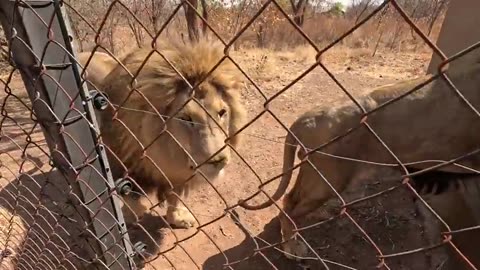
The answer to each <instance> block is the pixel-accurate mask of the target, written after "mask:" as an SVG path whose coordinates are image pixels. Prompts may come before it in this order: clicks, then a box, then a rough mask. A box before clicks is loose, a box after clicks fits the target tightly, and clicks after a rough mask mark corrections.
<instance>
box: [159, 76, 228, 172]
mask: <svg viewBox="0 0 480 270" xmlns="http://www.w3.org/2000/svg"><path fill="white" fill-rule="evenodd" d="M201 87H202V88H203V89H205V88H210V89H209V90H207V91H202V90H200V91H199V93H198V94H196V95H195V100H190V101H189V102H188V103H187V104H186V106H184V107H183V109H181V110H180V111H179V113H178V114H177V115H176V116H175V118H174V119H171V121H170V123H169V124H168V125H167V130H168V131H169V132H170V133H171V134H172V135H173V136H174V137H175V139H176V140H177V141H178V142H179V143H180V144H181V146H182V147H183V148H184V149H185V150H186V151H187V152H188V153H189V155H190V157H189V156H188V155H187V154H184V151H180V152H179V154H182V152H183V154H184V156H185V158H186V159H187V162H188V167H189V169H190V170H191V171H190V172H189V173H193V171H194V169H195V167H196V165H199V164H201V163H204V164H202V165H201V166H200V167H199V168H198V169H199V170H200V171H201V172H202V173H203V175H204V176H206V177H207V178H209V179H212V178H216V177H217V176H218V175H219V174H221V173H222V171H223V168H224V167H225V166H226V165H227V164H228V163H229V161H230V148H229V147H228V146H225V140H226V139H227V135H228V134H229V124H230V113H231V109H230V107H229V105H228V103H227V102H225V101H224V100H223V98H222V96H221V95H220V94H219V91H217V90H216V89H214V88H215V87H214V86H212V85H210V84H208V83H206V84H204V85H203V86H201ZM187 100H188V96H187V95H179V96H177V98H176V100H175V101H174V102H173V103H172V104H171V107H170V108H169V111H172V112H174V111H176V110H178V109H179V108H180V107H181V106H182V105H183V104H184V103H185V102H186V101H187ZM207 112H208V113H207ZM224 146H225V147H224ZM222 148H223V149H222ZM220 149H222V150H221V151H220ZM180 150H182V149H180ZM212 156H213V157H212Z"/></svg>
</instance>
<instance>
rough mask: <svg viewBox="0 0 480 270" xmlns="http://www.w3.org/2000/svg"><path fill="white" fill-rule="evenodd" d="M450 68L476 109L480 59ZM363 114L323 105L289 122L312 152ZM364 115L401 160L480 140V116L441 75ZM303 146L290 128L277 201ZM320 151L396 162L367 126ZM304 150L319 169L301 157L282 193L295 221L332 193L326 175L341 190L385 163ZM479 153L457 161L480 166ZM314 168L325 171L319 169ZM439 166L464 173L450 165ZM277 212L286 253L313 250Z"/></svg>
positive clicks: (401, 88) (401, 86) (468, 148)
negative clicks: (296, 171) (467, 65)
mask: <svg viewBox="0 0 480 270" xmlns="http://www.w3.org/2000/svg"><path fill="white" fill-rule="evenodd" d="M447 74H448V75H449V77H450V78H451V80H452V82H453V84H454V85H455V86H457V88H458V89H459V91H460V92H461V93H462V94H463V95H464V96H465V97H466V98H467V99H468V100H469V101H470V102H471V104H472V105H473V106H474V107H475V108H476V109H477V110H479V109H480V65H478V64H477V65H474V66H472V67H470V68H468V69H465V70H461V71H456V72H454V71H449V72H447ZM430 78H431V75H427V76H424V77H421V78H417V79H413V80H408V81H403V82H400V83H396V84H392V85H387V86H383V87H379V88H376V89H374V90H373V91H372V92H370V94H368V95H366V96H364V97H363V98H361V99H360V104H361V105H362V106H363V107H364V108H365V109H366V110H367V111H370V110H372V109H374V108H376V107H378V106H379V105H381V104H383V103H385V102H387V101H389V100H391V99H393V98H395V97H398V96H400V95H402V94H405V93H406V92H408V91H409V90H411V89H413V88H414V87H415V86H417V85H421V84H423V83H425V82H428V80H429V79H430ZM362 117H363V114H362V112H361V111H360V109H358V107H357V106H356V105H353V103H352V102H349V104H347V105H343V106H340V107H335V108H332V107H328V106H320V107H318V108H315V109H313V110H311V111H309V112H306V113H305V114H303V115H302V116H300V117H299V118H298V119H297V120H296V121H295V122H294V123H293V124H292V125H291V127H290V130H291V132H292V133H293V134H294V135H295V136H296V137H297V138H298V140H299V141H300V142H301V143H302V144H303V146H304V147H305V148H306V149H307V151H308V149H315V148H317V147H319V146H321V145H322V144H325V143H327V142H328V141H329V140H331V139H333V138H334V137H336V136H339V135H342V134H344V133H345V132H347V130H349V129H351V128H354V127H356V126H357V125H359V123H360V122H361V119H362ZM366 122H367V123H368V124H369V125H370V127H371V128H372V129H373V130H374V131H375V132H376V133H377V134H378V136H379V137H380V138H381V139H382V140H383V141H384V142H385V144H386V145H387V146H388V147H389V148H390V150H391V151H392V152H393V153H394V154H395V155H396V156H397V157H398V158H399V160H400V161H401V162H402V163H404V164H405V163H414V162H419V161H425V160H440V161H448V160H451V159H454V158H457V157H460V156H462V155H464V154H467V153H470V152H472V151H475V150H477V149H478V148H479V147H480V140H479V137H478V132H477V131H478V130H480V118H479V117H478V115H477V114H476V113H475V112H474V111H473V110H471V108H469V107H468V106H467V104H465V102H464V101H462V100H461V99H460V98H459V97H458V96H457V95H456V94H455V93H454V91H453V90H452V89H451V88H450V87H449V86H448V85H447V83H446V82H445V81H444V80H442V79H441V78H438V79H436V80H435V81H434V82H430V83H428V84H426V85H424V86H423V87H421V88H420V89H419V90H417V91H416V92H413V93H412V94H410V95H407V96H405V97H403V98H401V99H400V100H398V101H396V102H394V103H392V104H389V105H387V106H386V107H384V108H381V109H380V110H378V111H376V112H374V113H372V114H371V115H369V116H368V118H367V120H366ZM292 145H293V147H292ZM298 145H299V143H298V141H297V140H296V139H295V137H294V136H293V135H291V134H290V133H289V134H288V135H287V137H286V139H285V148H284V158H283V171H284V175H283V176H282V178H281V180H280V183H279V187H278V189H277V190H276V192H275V193H274V195H273V196H272V198H273V200H274V201H276V200H278V199H280V197H281V196H282V195H283V194H284V193H285V191H286V189H287V187H288V185H289V181H290V178H291V177H292V170H291V168H293V165H294V160H295V152H296V149H297V146H298ZM299 149H300V150H299V153H298V157H299V158H300V159H302V158H305V157H306V156H305V154H306V152H305V150H304V149H303V147H299ZM321 151H323V152H326V153H328V154H332V155H337V156H343V157H348V158H354V159H358V160H368V161H373V162H380V163H390V164H396V161H395V159H394V158H393V157H392V156H391V155H390V154H389V152H388V151H387V150H385V148H384V147H383V146H382V145H381V143H380V142H379V141H378V140H377V139H376V138H375V136H374V135H372V134H371V133H370V132H369V130H368V128H367V127H366V126H365V125H363V126H361V127H360V128H359V129H357V130H355V131H353V132H352V133H350V134H349V135H347V136H346V137H344V138H342V139H340V140H338V141H336V142H334V143H333V144H331V145H330V146H328V147H326V148H324V149H321ZM307 157H308V160H309V161H310V162H311V163H312V164H313V165H314V166H315V168H316V169H314V168H313V167H312V166H311V165H309V163H308V162H305V163H302V164H301V165H300V170H299V174H298V176H297V180H296V182H295V185H294V187H293V188H292V190H291V191H290V192H289V193H288V194H287V195H286V196H285V197H284V200H283V203H284V206H283V209H284V211H285V212H286V213H287V214H288V216H289V217H290V218H292V220H294V221H295V220H296V221H300V220H302V218H304V217H305V216H306V215H307V214H309V213H311V212H312V211H313V210H315V209H317V208H318V207H319V206H321V205H323V204H324V203H325V202H326V201H327V200H328V199H330V198H332V197H333V196H335V193H334V192H333V191H332V189H331V188H330V187H329V186H328V185H327V183H326V182H325V179H327V180H328V181H329V182H330V183H331V185H332V187H333V188H334V189H335V190H336V191H337V192H339V193H340V192H342V191H343V190H344V189H345V188H346V187H347V186H348V185H349V184H350V183H351V182H352V181H354V180H356V179H365V178H364V177H368V176H369V175H370V176H371V175H372V174H373V173H375V172H378V169H379V168H380V167H377V166H374V165H366V164H364V163H359V162H353V161H348V160H341V159H338V158H335V157H331V156H327V155H324V154H320V153H311V154H309V155H308V156H307ZM478 157H479V155H474V156H471V157H470V158H467V159H465V160H462V161H460V162H458V163H460V164H462V165H465V166H468V167H471V168H474V169H476V170H478V169H480V160H479V159H478ZM433 165H436V163H429V164H428V163H418V164H416V165H410V167H412V168H414V169H417V170H418V169H423V168H426V167H429V166H433ZM317 170H318V172H320V173H321V174H322V175H323V177H321V176H320V175H319V173H317ZM440 170H442V171H445V172H457V173H464V172H466V171H464V169H460V168H459V167H456V166H453V165H452V166H448V167H443V168H441V169H440ZM272 203H273V201H268V202H265V203H263V204H261V205H258V206H251V205H248V204H246V203H245V202H244V205H243V206H244V207H245V208H247V209H250V210H258V209H262V208H265V207H268V206H270V205H271V204H272ZM279 219H280V223H281V231H282V236H283V240H284V241H286V242H285V244H284V245H283V249H284V251H286V252H287V253H289V254H292V255H293V256H290V255H287V256H288V257H290V258H298V257H296V256H305V255H306V253H307V251H308V249H307V248H306V246H305V245H304V244H303V242H300V241H298V240H296V239H295V238H296V234H295V233H294V231H293V229H294V225H293V224H292V223H291V222H290V220H289V219H288V218H287V217H286V216H284V215H283V214H282V215H280V216H279Z"/></svg>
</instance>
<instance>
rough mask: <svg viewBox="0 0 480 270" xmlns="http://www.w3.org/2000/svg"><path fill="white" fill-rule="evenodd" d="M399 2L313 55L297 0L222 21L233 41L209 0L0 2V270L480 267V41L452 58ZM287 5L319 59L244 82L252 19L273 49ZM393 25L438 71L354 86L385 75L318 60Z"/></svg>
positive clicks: (295, 28)
mask: <svg viewBox="0 0 480 270" xmlns="http://www.w3.org/2000/svg"><path fill="white" fill-rule="evenodd" d="M147 2H148V3H149V5H150V6H148V5H144V6H142V5H141V4H140V3H147ZM373 2H375V1H373ZM407 2H408V1H384V2H382V3H375V4H374V5H372V6H365V8H363V9H361V12H360V13H359V15H358V16H357V17H356V20H355V24H354V25H353V26H352V27H351V28H349V29H348V30H346V31H344V32H342V34H341V35H339V36H338V37H335V38H334V39H333V41H332V42H328V44H326V45H324V46H320V45H319V43H320V42H318V41H317V40H315V39H314V38H311V37H310V36H309V34H308V33H307V32H308V31H306V30H305V29H304V27H302V24H303V23H304V18H303V14H302V13H301V12H300V13H299V10H302V8H303V7H301V5H300V4H299V3H297V4H298V5H293V4H292V6H294V7H296V9H294V11H295V12H294V16H290V15H289V13H288V12H287V10H286V7H285V5H284V3H283V2H280V1H277V0H269V1H264V2H261V3H260V2H259V3H260V4H258V5H257V6H255V5H252V6H249V7H250V9H249V12H250V13H249V14H250V15H249V16H247V18H246V19H244V20H243V21H242V20H239V19H238V18H239V17H237V18H234V17H229V15H228V12H227V13H226V14H227V18H228V20H227V21H228V22H230V21H235V24H232V25H234V26H235V27H231V28H229V30H231V31H232V33H233V34H232V35H231V36H230V37H229V38H228V39H226V38H224V37H223V36H224V35H222V34H221V33H220V32H221V31H223V30H224V29H226V28H227V27H230V26H231V25H229V26H225V27H224V28H222V27H221V26H213V24H212V20H214V18H215V15H218V16H220V15H219V14H220V13H221V12H220V11H218V10H219V9H218V8H217V9H215V8H213V6H215V5H216V4H218V3H213V2H212V3H205V1H201V4H202V8H201V9H198V8H197V5H198V3H197V1H186V2H181V3H176V2H175V3H174V2H168V1H151V2H149V1H98V2H97V1H92V2H88V1H87V2H81V1H78V2H74V1H70V2H67V1H57V0H54V1H20V0H16V1H3V2H2V3H0V12H1V14H0V20H1V23H2V27H3V30H4V32H5V36H6V40H7V41H8V46H7V48H6V49H5V51H4V54H5V57H6V60H7V61H8V64H5V65H4V67H2V72H3V73H2V77H1V81H2V86H3V89H4V91H2V93H1V96H2V106H1V114H2V118H1V122H0V132H1V133H0V136H1V137H0V139H1V140H0V144H1V146H0V147H1V149H2V151H1V153H0V157H1V159H0V161H1V165H0V172H1V180H0V183H1V190H0V206H1V207H2V208H1V209H0V212H1V213H0V225H1V226H0V230H1V231H0V232H1V233H0V246H1V255H0V265H1V268H2V269H97V268H98V269H137V268H139V267H144V268H145V269H297V268H298V269H300V268H303V269H367V268H373V267H378V268H385V269H462V268H461V267H465V269H477V267H478V266H479V265H478V263H479V262H480V257H479V255H478V254H477V253H478V252H476V246H475V245H476V243H478V242H476V243H475V239H478V235H477V234H478V233H480V231H479V228H480V227H479V226H480V225H479V223H480V222H479V221H480V217H479V213H480V203H478V202H477V200H478V193H477V192H476V190H477V189H478V182H477V181H475V180H476V179H477V174H478V169H479V166H478V158H477V156H478V152H479V151H480V148H479V147H478V143H477V142H478V140H477V139H476V136H477V135H476V132H475V131H476V129H477V127H478V117H479V116H480V114H479V112H478V108H479V104H480V97H479V95H478V88H479V85H480V82H478V81H477V80H478V79H480V77H479V76H478V74H479V73H478V72H479V71H480V70H479V68H478V67H477V66H476V65H477V62H478V59H475V60H472V61H470V62H468V63H467V64H464V67H460V65H458V66H456V65H455V61H457V60H459V59H460V60H461V59H466V58H467V57H469V56H470V55H472V54H474V53H476V49H477V47H479V46H480V42H479V43H475V44H471V46H469V47H466V48H464V49H463V50H461V51H459V52H458V53H456V54H454V55H452V56H450V57H447V56H446V55H445V54H444V53H443V52H442V50H440V49H439V48H438V47H437V46H436V45H435V44H434V43H435V42H434V41H432V40H431V38H430V37H429V36H428V35H426V34H425V33H424V31H423V30H422V29H421V27H419V25H418V23H419V22H417V21H415V19H414V17H415V15H416V16H418V14H419V10H421V9H420V8H419V7H421V5H420V4H419V5H417V6H416V8H415V9H414V10H413V11H412V12H407V11H406V10H405V6H404V4H405V3H407ZM419 2H422V1H419ZM436 2H442V1H436ZM292 3H293V2H292ZM307 3H308V1H307ZM422 3H423V2H422ZM160 5H162V6H163V7H165V6H169V8H163V9H159V8H158V6H160ZM207 5H210V6H211V8H210V9H208V11H209V12H207ZM224 5H226V6H228V5H227V4H225V3H224ZM310 5H313V4H311V3H310ZM238 6H240V7H242V6H243V4H242V3H236V4H235V7H238ZM217 7H218V6H217ZM230 8H233V7H232V6H230ZM269 9H275V14H276V15H275V16H273V15H271V16H270V15H269V16H270V17H269V16H266V17H265V16H263V15H264V14H265V13H267V12H269V11H268V10H269ZM158 10H162V11H164V13H162V12H158ZM182 10H185V14H186V15H185V16H184V15H183V11H182ZM225 10H227V9H225ZM246 10H247V9H242V10H240V13H242V12H246ZM252 10H253V11H252ZM332 10H333V11H332ZM166 11H168V12H166ZM215 11H218V12H217V13H215ZM334 11H335V9H331V10H330V11H329V12H327V13H328V14H327V15H328V16H340V15H342V14H344V11H343V10H340V11H341V12H340V13H338V14H337V13H335V12H334ZM387 11H388V12H390V13H387ZM439 12H440V11H438V10H435V13H439ZM269 14H270V13H269ZM272 14H273V13H272ZM332 14H333V15H332ZM339 14H340V15H339ZM386 14H390V15H388V16H386ZM207 15H208V16H207ZM224 15H225V14H224ZM142 16H144V17H142ZM212 16H213V17H212ZM262 16H263V17H262ZM272 16H273V17H272ZM279 16H280V17H281V20H283V23H286V24H288V26H289V27H291V30H290V32H289V33H290V34H291V33H292V32H295V33H296V35H297V36H296V38H297V39H298V40H300V41H299V43H302V44H303V46H304V47H308V50H310V51H313V57H312V59H313V62H312V63H310V64H308V65H304V66H303V67H301V68H297V69H296V70H295V71H292V70H291V69H294V68H293V66H287V68H280V69H278V67H276V66H275V65H276V64H279V62H275V63H274V64H272V66H271V67H270V68H271V69H273V70H274V72H273V73H274V76H273V77H269V78H268V80H267V78H266V77H265V76H264V74H261V73H260V75H259V74H256V75H254V74H252V73H255V72H257V71H258V69H259V66H262V67H261V68H265V65H266V64H265V62H266V61H269V60H268V59H267V56H262V57H260V58H254V60H253V63H254V64H253V65H254V67H253V68H252V67H251V66H246V65H248V64H246V62H245V61H243V60H242V59H244V58H242V57H244V55H243V54H242V51H241V50H240V51H239V50H237V49H238V48H236V46H237V45H238V42H240V40H241V39H242V36H243V35H245V34H246V33H247V32H248V31H249V29H251V28H252V27H253V26H254V25H255V24H256V23H258V21H260V22H261V23H263V24H261V25H260V26H258V25H257V26H255V29H256V30H255V31H253V32H252V33H254V34H255V35H256V37H257V39H256V41H257V44H258V45H262V46H263V45H264V44H265V42H266V39H267V37H268V35H267V34H265V33H271V32H268V31H270V30H268V31H267V30H266V29H267V27H268V25H269V24H274V23H278V21H279V19H278V17H279ZM343 16H344V15H343ZM393 16H397V17H398V18H397V20H396V21H395V23H396V24H399V23H403V24H404V25H405V26H407V27H408V29H409V31H410V32H411V34H412V35H415V36H416V39H417V40H420V41H421V43H424V45H426V46H425V47H427V48H430V49H431V50H432V51H433V53H434V55H436V56H435V57H437V58H439V59H440V60H439V62H440V64H438V65H437V64H436V65H437V67H436V72H435V74H434V75H431V76H426V77H420V79H413V80H408V81H406V83H405V82H403V83H397V84H394V85H390V86H389V87H382V88H374V91H373V92H368V93H363V92H360V91H357V90H354V89H356V88H359V85H363V86H366V88H370V89H373V86H374V85H373V84H371V83H370V82H359V81H348V80H346V79H345V78H346V77H344V76H346V75H345V73H344V72H343V71H342V72H338V69H337V71H335V70H334V69H333V68H331V67H329V65H328V64H326V63H325V61H324V57H325V55H327V54H328V53H329V52H331V51H332V50H335V47H336V46H339V45H340V44H342V43H343V42H345V40H347V39H348V38H349V37H351V36H353V35H354V34H355V32H356V31H359V29H362V27H365V26H366V25H367V24H368V23H369V22H371V21H373V20H376V21H375V24H377V23H378V25H380V24H381V23H383V24H387V25H388V24H389V23H393V20H392V21H389V18H390V19H391V18H393ZM437 16H438V14H436V15H435V18H436V17H437ZM197 17H198V18H197ZM146 18H148V19H146ZM179 18H180V19H179ZM194 18H197V19H194ZM212 18H213V19H212ZM375 18H376V19H375ZM385 18H387V19H386V20H385ZM150 19H151V20H150ZM185 19H186V20H185ZM180 20H181V21H182V22H183V21H186V22H187V24H186V25H187V27H186V28H185V29H182V28H181V27H182V26H181V25H182V23H179V21H180ZM197 20H199V21H197ZM146 22H152V25H147V23H146ZM433 22H434V20H432V21H428V25H429V30H428V32H430V31H432V25H434V23H433ZM120 24H125V25H126V26H127V27H126V28H124V29H123V28H122V29H120V30H119V29H118V28H117V30H116V31H113V30H112V29H114V26H116V25H120ZM172 24H175V25H176V27H177V28H175V30H174V31H173V33H172V32H170V33H168V31H169V30H167V29H168V27H169V26H171V25H172ZM198 26H201V31H200V29H198ZM282 27H284V26H282ZM282 27H281V28H282ZM399 29H400V28H399ZM127 30H128V31H127ZM282 30H285V31H286V32H288V31H287V30H286V29H282ZM170 31H171V30H170ZM402 31H404V32H405V30H402ZM402 31H400V30H399V31H398V32H396V33H395V34H394V36H396V35H400V32H402ZM126 32H127V34H125V33H126ZM183 32H188V37H187V36H186V35H183V34H181V33H183ZM407 32H408V31H407ZM165 33H167V36H164V35H165ZM202 33H203V34H205V35H207V34H208V36H209V37H210V39H209V41H207V42H205V41H204V40H200V41H198V39H199V36H201V34H202ZM298 34H299V35H298ZM382 36H384V32H383V31H382V33H381V34H380V37H382ZM380 37H379V38H378V40H380V39H381V38H380ZM170 38H171V39H176V40H179V41H178V42H177V43H173V44H174V45H173V47H172V46H171V45H168V43H164V41H165V39H170ZM188 39H191V40H192V43H189V41H187V40H188ZM292 39H293V37H292ZM212 40H215V41H216V42H217V43H214V42H212ZM394 40H396V38H394ZM197 41H198V42H197ZM150 42H151V43H150ZM392 42H393V41H392ZM395 42H396V41H395ZM134 43H137V44H139V45H140V44H141V43H142V44H143V45H144V46H143V47H142V48H141V49H139V48H134V49H132V50H126V51H131V52H132V53H128V54H125V53H124V52H123V51H122V48H123V47H136V46H135V45H134ZM145 44H147V45H145ZM215 44H217V45H218V44H220V45H219V46H220V47H219V48H218V47H216V46H217V45H215ZM392 44H393V43H392ZM378 45H379V42H377V43H376V44H375V51H374V53H373V55H375V54H377V49H378ZM388 46H389V47H392V46H391V44H390V43H389V45H388ZM86 47H89V49H86ZM79 48H80V50H81V51H86V53H85V52H84V53H80V52H79ZM415 48H416V49H417V47H416V46H415ZM234 49H235V50H234ZM305 50H306V49H305ZM119 51H122V52H119ZM252 51H253V50H252ZM429 53H430V52H429ZM294 54H295V53H294ZM242 55H243V56H242ZM398 55H399V54H397V56H398ZM295 56H296V55H295ZM270 57H271V56H270ZM282 57H284V58H285V57H286V56H282ZM415 57H417V56H415ZM411 61H412V64H411V65H414V64H415V62H416V61H419V60H418V59H417V58H412V59H411ZM286 62H288V63H289V64H290V63H291V62H292V61H291V59H288V57H287V60H286ZM250 63H252V62H250ZM432 63H433V62H432ZM388 64H393V63H392V62H388V61H387V65H388ZM276 68H277V69H276ZM362 68H363V69H366V67H365V66H363V65H362V63H360V64H359V69H360V71H362ZM352 69H355V68H351V67H349V68H348V69H347V71H352ZM292 74H293V75H292ZM397 75H398V76H400V75H399V74H394V76H393V80H392V81H395V76H397ZM309 76H310V77H309ZM287 77H288V78H287ZM407 77H408V76H407ZM270 82H273V83H275V84H273V83H272V84H271V83H270ZM389 82H391V81H389ZM385 83H386V81H381V82H378V83H377V85H378V84H385ZM347 84H349V85H347ZM245 85H248V87H244V86H245ZM272 85H273V86H272ZM334 88H335V89H337V92H336V95H337V96H342V97H343V100H342V102H337V101H336V100H334V99H333V98H332V95H334V92H335V91H332V90H331V89H334ZM312 89H313V90H312ZM327 89H330V90H327ZM349 89H352V90H349ZM311 108H315V109H314V110H313V111H311V112H310V113H307V114H305V115H303V113H304V112H306V111H307V110H308V109H311ZM302 115H303V116H302ZM297 119H299V120H297ZM296 120H297V121H296ZM98 123H99V124H98ZM285 135H286V139H285V140H282V139H281V138H284V137H285ZM240 136H241V137H240ZM284 146H285V149H284V155H285V159H284V160H282V159H281V158H279V159H277V160H274V159H272V157H274V158H277V157H279V156H281V155H280V153H282V147H284ZM297 147H298V148H299V158H300V161H299V162H298V163H296V164H295V165H294V162H293V161H294V154H295V151H292V150H295V149H296V148H297ZM290 163H291V164H290ZM282 166H284V167H282ZM298 169H299V170H298ZM292 171H293V172H294V173H295V175H296V177H293V178H292V179H294V180H292V181H291V182H292V184H293V182H295V183H294V184H293V191H291V192H290V193H288V194H287V195H286V196H285V199H284V203H283V205H282V203H280V201H279V198H280V196H282V195H284V193H285V190H286V189H287V187H288V186H289V182H288V179H286V178H290V177H291V176H292V175H291V174H292ZM298 171H299V172H298ZM297 174H298V175H297ZM287 176H288V177H287ZM217 178H218V179H217ZM280 179H281V180H280ZM295 179H296V180H295ZM362 179H364V180H363V182H362V181H357V180H362ZM350 182H351V183H350ZM360 182H361V183H360ZM362 183H369V184H368V185H365V184H362ZM350 184H351V185H350ZM350 186H352V187H353V188H350ZM349 188H350V189H349ZM272 190H276V191H274V192H272ZM420 194H423V195H420ZM445 194H447V195H445ZM448 194H454V195H448ZM444 196H457V197H454V199H453V200H449V199H448V198H446V197H444ZM439 198H440V199H439ZM435 200H437V201H435ZM460 201H461V202H463V203H464V204H463V205H461V203H460ZM264 202H268V203H264ZM262 203H263V206H262V207H254V205H259V204H262ZM255 208H261V209H257V210H256V211H251V210H254V209H255ZM246 209H250V210H246ZM277 215H278V219H277V218H275V217H276V216H277ZM307 215H308V217H307ZM310 215H311V216H310ZM124 216H125V219H124ZM278 220H280V222H279V223H278ZM452 222H454V223H455V225H452V224H451V223H452ZM182 227H183V228H182ZM280 232H281V233H280ZM475 237H477V238H475ZM477 245H478V244H477Z"/></svg>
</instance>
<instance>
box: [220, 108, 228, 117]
mask: <svg viewBox="0 0 480 270" xmlns="http://www.w3.org/2000/svg"><path fill="white" fill-rule="evenodd" d="M225 114H227V110H225V109H221V110H220V111H219V112H218V116H220V118H222V117H223V116H225Z"/></svg>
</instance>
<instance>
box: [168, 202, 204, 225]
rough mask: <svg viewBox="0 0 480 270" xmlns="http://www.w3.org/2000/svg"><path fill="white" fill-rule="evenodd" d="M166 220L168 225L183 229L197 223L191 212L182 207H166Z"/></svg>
mask: <svg viewBox="0 0 480 270" xmlns="http://www.w3.org/2000/svg"><path fill="white" fill-rule="evenodd" d="M167 222H168V223H169V224H170V225H174V226H176V227H179V228H185V229H187V228H190V227H194V226H195V224H196V223H197V221H196V220H195V218H194V217H193V215H192V213H190V211H188V209H187V208H183V207H175V208H173V207H172V208H168V211H167Z"/></svg>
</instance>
